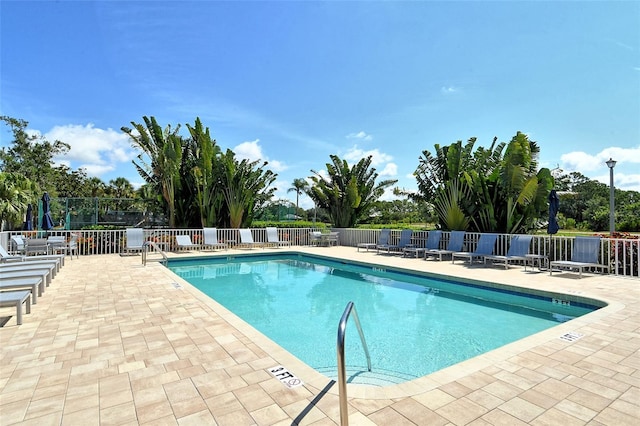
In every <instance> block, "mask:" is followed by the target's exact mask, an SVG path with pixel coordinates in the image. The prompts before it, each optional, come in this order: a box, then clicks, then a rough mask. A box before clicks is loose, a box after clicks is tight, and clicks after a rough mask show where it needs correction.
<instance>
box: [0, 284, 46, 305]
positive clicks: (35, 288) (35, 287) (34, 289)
mask: <svg viewBox="0 0 640 426" xmlns="http://www.w3.org/2000/svg"><path fill="white" fill-rule="evenodd" d="M43 283H44V281H43V280H42V278H38V277H30V278H11V279H4V278H2V279H0V293H2V292H5V291H8V290H12V291H13V290H24V289H29V291H30V292H31V298H32V300H33V302H32V303H33V304H34V305H35V304H36V303H38V296H41V295H42V291H43V289H44V285H43Z"/></svg>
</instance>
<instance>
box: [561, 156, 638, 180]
mask: <svg viewBox="0 0 640 426" xmlns="http://www.w3.org/2000/svg"><path fill="white" fill-rule="evenodd" d="M609 158H613V159H614V160H616V167H615V169H614V185H615V187H616V188H619V189H623V190H626V191H640V175H639V174H636V173H629V172H628V171H632V172H635V171H636V170H637V169H638V166H637V164H639V163H640V146H639V147H634V148H620V147H608V148H605V149H603V150H602V151H600V152H599V153H597V154H595V155H592V154H588V153H586V152H583V151H574V152H569V153H567V154H564V155H562V156H561V157H560V160H561V161H562V163H561V164H560V168H561V169H562V170H563V172H564V173H569V172H572V171H577V172H580V173H582V174H584V175H586V176H589V178H590V179H593V180H597V181H599V182H602V183H605V184H607V185H608V184H609V170H608V168H607V165H606V164H605V163H606V161H607V160H608V159H609ZM593 171H595V172H597V173H598V175H593V174H590V173H589V172H593Z"/></svg>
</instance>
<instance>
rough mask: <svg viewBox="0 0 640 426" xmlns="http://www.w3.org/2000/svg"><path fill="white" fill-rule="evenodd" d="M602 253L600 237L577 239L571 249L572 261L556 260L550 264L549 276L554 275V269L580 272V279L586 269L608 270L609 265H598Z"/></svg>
mask: <svg viewBox="0 0 640 426" xmlns="http://www.w3.org/2000/svg"><path fill="white" fill-rule="evenodd" d="M599 251H600V237H576V238H575V239H574V240H573V247H572V249H571V260H555V261H552V262H550V263H549V275H552V274H553V268H554V267H555V268H558V269H569V270H578V272H579V274H580V278H582V271H583V270H584V269H590V268H595V269H602V270H604V269H606V270H607V271H608V270H609V265H603V264H601V263H598V252H599Z"/></svg>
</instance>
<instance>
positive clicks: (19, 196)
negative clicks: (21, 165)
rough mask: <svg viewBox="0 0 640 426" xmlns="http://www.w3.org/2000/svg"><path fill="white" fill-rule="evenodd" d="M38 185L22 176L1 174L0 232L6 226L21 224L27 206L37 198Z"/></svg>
mask: <svg viewBox="0 0 640 426" xmlns="http://www.w3.org/2000/svg"><path fill="white" fill-rule="evenodd" d="M36 188H37V187H36V184H35V183H34V182H31V181H30V180H29V179H27V178H25V177H24V176H22V175H17V174H15V173H3V172H0V232H1V231H4V227H5V224H9V223H11V224H15V223H21V221H22V215H23V214H24V213H25V212H26V211H27V205H28V204H29V202H31V200H33V199H34V198H35V194H36Z"/></svg>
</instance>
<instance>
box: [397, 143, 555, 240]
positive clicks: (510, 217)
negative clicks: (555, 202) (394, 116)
mask: <svg viewBox="0 0 640 426" xmlns="http://www.w3.org/2000/svg"><path fill="white" fill-rule="evenodd" d="M475 143H476V138H471V139H469V140H468V141H467V143H466V144H464V145H463V143H462V141H457V142H455V143H453V144H451V145H449V146H444V147H441V146H440V145H435V155H433V154H431V153H430V152H429V151H427V150H425V151H423V153H422V157H421V158H420V162H419V165H418V168H417V169H416V171H415V172H414V175H415V177H416V180H417V182H418V190H419V192H418V193H417V194H407V195H409V196H410V197H411V198H413V199H415V200H423V201H426V202H429V203H431V204H433V205H434V207H435V209H436V212H437V214H438V217H439V222H440V227H441V228H443V229H447V230H452V229H469V230H472V231H478V232H505V233H516V232H524V231H528V230H531V229H533V228H534V226H535V223H536V221H537V220H538V219H539V218H540V217H541V216H543V215H544V213H545V211H546V198H547V196H548V194H549V191H550V190H551V187H552V185H553V179H552V177H551V173H550V172H549V170H548V169H544V168H543V169H540V170H537V167H538V163H537V157H538V154H539V148H538V145H537V144H536V142H533V141H530V140H529V139H528V138H527V136H526V135H525V134H523V133H521V132H517V134H516V135H515V136H514V137H513V138H512V139H511V141H510V142H509V143H508V144H505V143H503V142H500V143H497V139H495V138H494V140H493V142H492V143H491V146H490V147H489V148H488V149H487V148H483V147H478V148H477V149H474V147H475ZM505 148H506V149H505ZM503 151H504V156H503V155H502V152H503Z"/></svg>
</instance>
